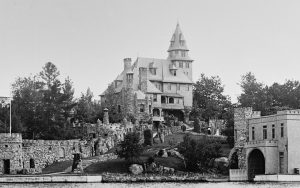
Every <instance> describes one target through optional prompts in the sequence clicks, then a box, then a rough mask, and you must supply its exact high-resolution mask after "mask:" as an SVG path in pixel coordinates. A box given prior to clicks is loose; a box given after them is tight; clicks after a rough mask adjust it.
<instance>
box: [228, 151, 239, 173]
mask: <svg viewBox="0 0 300 188" xmlns="http://www.w3.org/2000/svg"><path fill="white" fill-rule="evenodd" d="M229 168H230V169H238V168H239V157H238V154H237V152H236V151H235V152H234V153H233V154H232V155H231V157H230V159H229Z"/></svg>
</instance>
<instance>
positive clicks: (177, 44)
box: [168, 23, 189, 52]
mask: <svg viewBox="0 0 300 188" xmlns="http://www.w3.org/2000/svg"><path fill="white" fill-rule="evenodd" d="M173 50H186V51H188V50H189V49H188V47H187V45H186V41H185V39H184V36H183V34H182V31H181V29H180V26H179V23H177V25H176V29H175V32H174V34H173V36H172V38H171V41H170V47H169V49H168V52H170V51H173Z"/></svg>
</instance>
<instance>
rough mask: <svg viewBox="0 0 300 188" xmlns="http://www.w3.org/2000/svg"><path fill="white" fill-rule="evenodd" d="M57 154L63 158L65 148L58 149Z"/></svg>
mask: <svg viewBox="0 0 300 188" xmlns="http://www.w3.org/2000/svg"><path fill="white" fill-rule="evenodd" d="M58 156H59V158H65V149H64V148H59V149H58Z"/></svg>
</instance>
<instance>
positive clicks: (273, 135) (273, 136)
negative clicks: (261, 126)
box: [272, 124, 275, 139]
mask: <svg viewBox="0 0 300 188" xmlns="http://www.w3.org/2000/svg"><path fill="white" fill-rule="evenodd" d="M274 138H275V125H274V124H273V125H272V139H274Z"/></svg>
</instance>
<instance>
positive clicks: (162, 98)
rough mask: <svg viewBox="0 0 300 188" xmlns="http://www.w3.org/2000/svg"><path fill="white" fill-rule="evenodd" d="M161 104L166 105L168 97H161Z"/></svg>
mask: <svg viewBox="0 0 300 188" xmlns="http://www.w3.org/2000/svg"><path fill="white" fill-rule="evenodd" d="M161 103H163V104H165V103H166V97H165V96H161Z"/></svg>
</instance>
